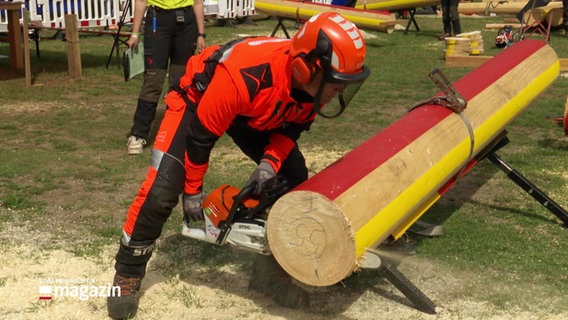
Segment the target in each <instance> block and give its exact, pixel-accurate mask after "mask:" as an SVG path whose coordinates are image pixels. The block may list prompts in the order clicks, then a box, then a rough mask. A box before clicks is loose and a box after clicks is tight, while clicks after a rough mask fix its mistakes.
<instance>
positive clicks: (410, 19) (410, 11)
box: [404, 8, 420, 34]
mask: <svg viewBox="0 0 568 320" xmlns="http://www.w3.org/2000/svg"><path fill="white" fill-rule="evenodd" d="M415 13H416V8H411V9H408V23H407V24H406V28H404V34H407V33H408V30H409V29H410V25H411V24H414V27H415V28H416V31H420V28H419V27H418V23H417V22H416V19H415V18H414V14H415Z"/></svg>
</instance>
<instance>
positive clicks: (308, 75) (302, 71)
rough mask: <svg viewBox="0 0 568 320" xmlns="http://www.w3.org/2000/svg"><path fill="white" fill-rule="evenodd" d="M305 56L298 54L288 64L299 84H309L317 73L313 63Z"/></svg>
mask: <svg viewBox="0 0 568 320" xmlns="http://www.w3.org/2000/svg"><path fill="white" fill-rule="evenodd" d="M307 56H308V55H306V54H300V55H298V56H296V57H294V58H293V59H292V63H291V64H290V68H292V74H293V75H294V78H295V79H296V80H297V81H298V82H299V83H301V84H305V83H308V82H310V80H311V79H312V78H313V76H314V75H315V73H316V71H317V70H316V68H315V66H314V63H313V62H310V61H308V59H307V58H308V57H307Z"/></svg>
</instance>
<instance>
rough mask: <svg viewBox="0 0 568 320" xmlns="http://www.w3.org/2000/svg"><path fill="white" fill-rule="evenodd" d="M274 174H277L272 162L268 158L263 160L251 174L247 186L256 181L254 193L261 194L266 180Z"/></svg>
mask: <svg viewBox="0 0 568 320" xmlns="http://www.w3.org/2000/svg"><path fill="white" fill-rule="evenodd" d="M274 176H276V172H275V171H274V169H273V168H272V165H270V163H269V162H268V161H266V160H261V161H260V163H259V164H258V166H257V167H256V169H255V170H254V171H253V173H252V174H251V176H250V178H249V179H248V181H247V183H246V184H245V186H249V185H251V184H253V183H256V185H255V186H254V189H253V190H252V194H253V195H260V193H261V192H262V185H263V184H264V182H265V181H266V180H268V179H270V178H272V177H274Z"/></svg>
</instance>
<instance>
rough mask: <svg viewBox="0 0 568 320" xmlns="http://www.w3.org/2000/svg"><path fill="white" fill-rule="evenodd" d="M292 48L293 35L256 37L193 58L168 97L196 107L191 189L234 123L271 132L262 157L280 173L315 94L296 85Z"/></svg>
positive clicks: (176, 105)
mask: <svg viewBox="0 0 568 320" xmlns="http://www.w3.org/2000/svg"><path fill="white" fill-rule="evenodd" d="M289 47H290V40H288V39H277V38H269V37H251V38H244V39H239V40H236V41H233V42H230V43H228V44H227V45H224V46H213V47H208V48H206V49H205V50H204V51H203V52H202V53H200V54H199V55H197V56H194V57H192V58H191V59H190V60H189V62H188V64H187V68H186V73H185V75H184V76H183V77H182V78H181V79H180V88H179V89H178V90H172V91H170V92H169V93H168V94H167V96H166V98H165V102H166V104H167V105H168V108H171V109H174V110H182V108H186V106H189V107H190V108H196V112H195V114H196V115H197V116H196V117H192V118H190V121H189V122H190V123H189V138H188V142H187V144H188V145H187V149H186V151H187V152H186V159H185V169H186V182H185V192H186V193H189V194H195V193H198V192H200V190H201V188H202V185H203V177H204V176H205V173H206V171H207V168H208V164H209V155H210V153H211V149H212V148H213V146H214V144H215V142H216V141H217V139H219V137H221V136H222V135H223V133H224V132H225V131H227V129H228V128H229V127H230V126H233V125H235V126H245V127H248V128H249V129H250V130H251V134H254V132H269V133H270V139H269V140H270V142H269V144H268V145H267V146H266V147H265V149H264V150H265V153H264V157H263V159H265V160H267V161H268V162H269V163H270V164H271V165H272V167H273V168H274V170H275V172H278V170H279V169H280V166H281V164H282V162H283V161H284V160H285V159H286V157H287V156H288V154H289V152H290V151H291V150H292V148H294V146H295V145H296V141H297V139H298V138H299V137H300V134H301V133H302V132H303V131H305V130H309V127H310V125H311V123H312V122H313V120H314V118H315V112H314V110H313V98H312V97H311V96H309V95H308V94H307V93H305V92H303V91H299V90H297V89H292V73H291V69H290V62H291V58H290V56H289V55H288V49H289Z"/></svg>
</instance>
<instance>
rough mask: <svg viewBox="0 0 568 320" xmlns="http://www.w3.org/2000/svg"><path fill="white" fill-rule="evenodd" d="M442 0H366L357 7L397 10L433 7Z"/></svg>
mask: <svg viewBox="0 0 568 320" xmlns="http://www.w3.org/2000/svg"><path fill="white" fill-rule="evenodd" d="M440 3H441V0H380V1H364V2H362V3H359V2H358V3H357V5H355V8H358V9H364V10H386V11H396V10H404V9H414V8H423V7H432V6H437V5H440Z"/></svg>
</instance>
